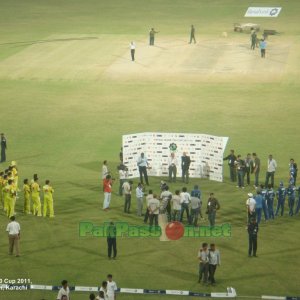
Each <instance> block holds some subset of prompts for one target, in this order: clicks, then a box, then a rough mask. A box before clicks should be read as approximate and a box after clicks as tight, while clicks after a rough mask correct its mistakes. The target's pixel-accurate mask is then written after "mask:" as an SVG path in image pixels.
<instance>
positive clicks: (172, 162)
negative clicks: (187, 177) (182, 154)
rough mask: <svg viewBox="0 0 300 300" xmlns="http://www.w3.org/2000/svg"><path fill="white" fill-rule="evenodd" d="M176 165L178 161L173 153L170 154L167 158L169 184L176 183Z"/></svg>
mask: <svg viewBox="0 0 300 300" xmlns="http://www.w3.org/2000/svg"><path fill="white" fill-rule="evenodd" d="M177 165H178V161H177V158H176V157H175V153H171V156H170V157H169V181H170V182H172V181H173V182H176V174H177Z"/></svg>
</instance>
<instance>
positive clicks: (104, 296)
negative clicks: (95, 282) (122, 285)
mask: <svg viewBox="0 0 300 300" xmlns="http://www.w3.org/2000/svg"><path fill="white" fill-rule="evenodd" d="M100 293H101V294H102V295H101V294H100ZM102 299H104V300H107V299H108V296H107V281H102V285H101V287H100V290H99V296H97V297H96V300H102Z"/></svg>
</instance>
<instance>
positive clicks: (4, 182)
mask: <svg viewBox="0 0 300 300" xmlns="http://www.w3.org/2000/svg"><path fill="white" fill-rule="evenodd" d="M7 181H8V180H7V175H6V174H5V175H4V176H3V180H2V197H3V210H4V211H7V193H8V185H7Z"/></svg>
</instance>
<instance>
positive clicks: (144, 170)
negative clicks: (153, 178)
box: [137, 153, 149, 185]
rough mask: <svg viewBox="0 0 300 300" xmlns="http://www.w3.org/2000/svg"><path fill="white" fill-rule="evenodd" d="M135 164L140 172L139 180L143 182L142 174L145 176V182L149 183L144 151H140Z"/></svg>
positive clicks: (147, 165)
mask: <svg viewBox="0 0 300 300" xmlns="http://www.w3.org/2000/svg"><path fill="white" fill-rule="evenodd" d="M137 166H138V167H139V173H140V182H141V183H142V184H143V183H144V182H143V175H144V177H145V181H146V184H147V185H149V180H148V174H147V168H148V167H149V163H148V159H147V157H146V156H145V154H144V153H141V156H140V157H139V158H138V160H137Z"/></svg>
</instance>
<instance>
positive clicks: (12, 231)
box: [6, 216, 21, 257]
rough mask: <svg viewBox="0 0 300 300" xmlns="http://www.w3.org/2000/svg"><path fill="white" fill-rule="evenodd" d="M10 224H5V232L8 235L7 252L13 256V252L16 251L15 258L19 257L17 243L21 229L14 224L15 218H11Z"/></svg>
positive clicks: (16, 223)
mask: <svg viewBox="0 0 300 300" xmlns="http://www.w3.org/2000/svg"><path fill="white" fill-rule="evenodd" d="M9 219H10V222H9V223H8V224H7V227H6V231H7V233H8V242H9V250H8V254H9V255H13V250H14V248H15V250H16V257H19V256H20V249H19V241H20V234H21V227H20V224H19V223H18V222H16V218H15V216H11V217H10V218H9Z"/></svg>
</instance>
